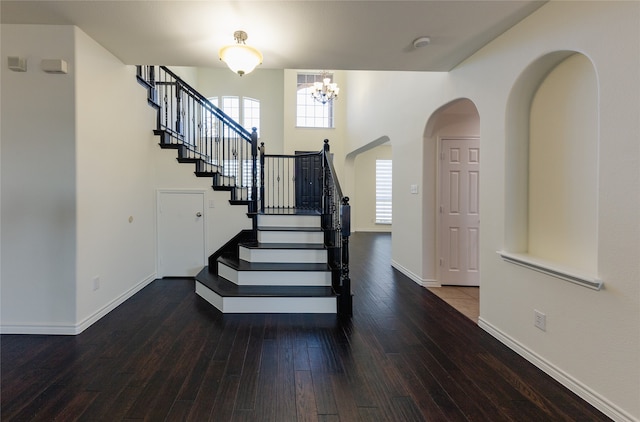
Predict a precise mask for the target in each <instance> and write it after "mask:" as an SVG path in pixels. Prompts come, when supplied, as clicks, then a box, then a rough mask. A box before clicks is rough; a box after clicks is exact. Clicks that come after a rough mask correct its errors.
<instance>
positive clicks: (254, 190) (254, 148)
mask: <svg viewBox="0 0 640 422" xmlns="http://www.w3.org/2000/svg"><path fill="white" fill-rule="evenodd" d="M251 129H252V131H251V163H252V164H251V212H257V211H258V129H257V128H255V127H254V128H251ZM256 223H257V219H254V224H256Z"/></svg>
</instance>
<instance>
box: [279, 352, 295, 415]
mask: <svg viewBox="0 0 640 422" xmlns="http://www.w3.org/2000/svg"><path fill="white" fill-rule="evenodd" d="M275 389H276V400H277V402H276V403H277V406H276V420H279V421H291V420H295V419H296V380H295V370H294V365H293V349H291V348H289V347H286V348H283V347H278V369H277V375H276V379H275Z"/></svg>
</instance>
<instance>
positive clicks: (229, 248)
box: [209, 229, 258, 275]
mask: <svg viewBox="0 0 640 422" xmlns="http://www.w3.org/2000/svg"><path fill="white" fill-rule="evenodd" d="M257 241H258V239H257V237H256V233H255V231H253V230H250V229H246V230H241V231H240V232H239V233H238V234H236V235H235V236H234V237H232V238H231V239H230V240H229V241H228V242H227V243H225V244H224V245H222V246H221V247H220V249H218V250H217V251H215V252H214V253H213V254H212V255H211V256H210V257H209V272H210V273H213V274H216V275H217V274H218V258H219V257H222V256H225V257H229V258H233V259H238V256H239V249H238V245H239V244H240V243H245V242H257Z"/></svg>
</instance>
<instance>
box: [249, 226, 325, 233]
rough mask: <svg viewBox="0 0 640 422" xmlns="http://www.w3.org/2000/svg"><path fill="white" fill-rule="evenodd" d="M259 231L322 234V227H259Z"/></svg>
mask: <svg viewBox="0 0 640 422" xmlns="http://www.w3.org/2000/svg"><path fill="white" fill-rule="evenodd" d="M258 230H260V231H265V232H275V231H279V232H285V231H286V232H321V231H322V227H288V226H258Z"/></svg>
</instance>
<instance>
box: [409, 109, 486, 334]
mask: <svg viewBox="0 0 640 422" xmlns="http://www.w3.org/2000/svg"><path fill="white" fill-rule="evenodd" d="M423 161H424V165H423V172H424V173H423V180H424V183H423V185H424V187H425V192H424V195H423V201H424V203H423V209H424V224H423V227H424V231H423V233H422V240H423V250H424V253H425V256H424V259H423V273H424V274H425V275H426V278H428V279H431V280H432V281H431V282H429V283H427V287H440V286H475V287H479V286H480V277H479V275H480V273H479V272H480V267H479V256H478V252H479V235H480V232H479V222H480V214H479V199H480V197H479V194H480V191H479V186H480V185H479V180H480V179H479V175H480V173H479V171H480V116H479V113H478V110H477V108H476V106H475V104H474V103H473V102H472V101H471V100H469V99H466V98H461V99H457V100H454V101H451V102H449V103H447V104H445V105H443V106H442V107H440V108H439V109H438V110H436V111H435V112H434V113H433V114H432V115H431V117H430V118H429V120H428V122H427V125H426V128H425V132H424V157H423ZM433 291H434V292H435V293H436V294H439V295H440V294H442V292H443V291H444V290H443V289H434V290H433ZM460 291H461V290H460V289H458V290H457V292H456V293H455V296H458V295H459V293H460ZM466 291H467V292H469V291H470V290H468V289H467V290H466ZM476 291H477V289H476ZM473 296H475V299H474V297H473ZM477 297H478V296H477V293H473V294H472V296H471V297H463V296H460V297H452V298H447V297H443V299H445V300H447V301H449V303H450V304H451V305H452V306H454V307H456V308H457V309H458V310H460V311H461V312H463V313H465V314H467V315H468V316H469V317H471V318H472V319H474V320H476V321H477V316H478V299H477ZM470 308H471V309H470Z"/></svg>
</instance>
